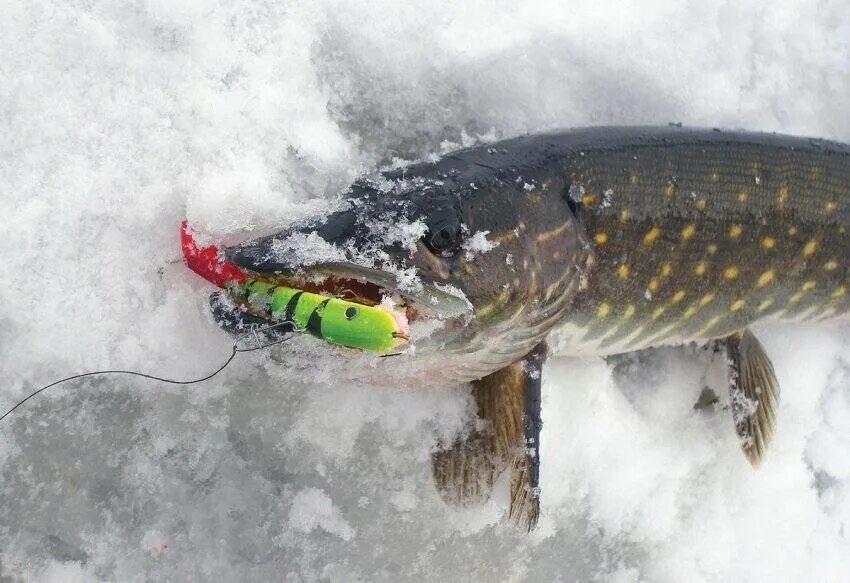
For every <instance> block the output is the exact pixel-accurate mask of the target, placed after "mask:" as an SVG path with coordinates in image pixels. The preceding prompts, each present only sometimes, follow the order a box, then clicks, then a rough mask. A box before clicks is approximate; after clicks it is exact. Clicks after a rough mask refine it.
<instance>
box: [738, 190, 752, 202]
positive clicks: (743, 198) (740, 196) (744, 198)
mask: <svg viewBox="0 0 850 583" xmlns="http://www.w3.org/2000/svg"><path fill="white" fill-rule="evenodd" d="M749 197H750V193H749V192H747V191H746V190H742V191H741V192H739V193H738V202H747V199H748V198H749Z"/></svg>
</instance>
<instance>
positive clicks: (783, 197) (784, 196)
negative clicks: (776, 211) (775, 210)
mask: <svg viewBox="0 0 850 583" xmlns="http://www.w3.org/2000/svg"><path fill="white" fill-rule="evenodd" d="M787 200H788V186H787V185H785V184H783V185H782V186H780V187H779V195H778V196H777V197H776V201H777V202H778V203H779V206H780V207H784V206H785V201H787Z"/></svg>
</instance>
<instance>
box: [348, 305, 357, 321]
mask: <svg viewBox="0 0 850 583" xmlns="http://www.w3.org/2000/svg"><path fill="white" fill-rule="evenodd" d="M355 316H357V308H355V307H354V306H352V307H350V308H346V309H345V319H346V320H353V319H354V318H355Z"/></svg>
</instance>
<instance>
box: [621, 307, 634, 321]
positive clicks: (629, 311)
mask: <svg viewBox="0 0 850 583" xmlns="http://www.w3.org/2000/svg"><path fill="white" fill-rule="evenodd" d="M634 315H635V307H634V306H633V305H632V304H629V305H628V306H626V311H625V312H623V318H624V319H626V320H628V319H629V318H631V317H632V316H634Z"/></svg>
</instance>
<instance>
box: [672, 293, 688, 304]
mask: <svg viewBox="0 0 850 583" xmlns="http://www.w3.org/2000/svg"><path fill="white" fill-rule="evenodd" d="M683 299H685V292H684V290H679V291H677V292H676V293H674V294H673V297H672V298H670V301H671V302H673V303H674V304H678V303H679V302H681V301H682V300H683Z"/></svg>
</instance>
